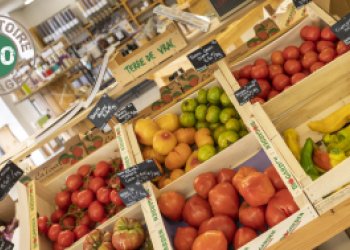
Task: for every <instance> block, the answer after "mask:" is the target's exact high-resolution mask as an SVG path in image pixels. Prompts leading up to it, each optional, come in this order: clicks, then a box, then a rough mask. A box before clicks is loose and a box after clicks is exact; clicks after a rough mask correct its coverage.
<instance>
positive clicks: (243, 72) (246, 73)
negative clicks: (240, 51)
mask: <svg viewBox="0 0 350 250" xmlns="http://www.w3.org/2000/svg"><path fill="white" fill-rule="evenodd" d="M252 67H253V66H252V65H246V66H244V67H243V68H241V69H240V70H239V78H248V79H250V78H251V75H250V74H251V72H252Z"/></svg>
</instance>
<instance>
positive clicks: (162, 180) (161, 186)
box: [158, 175, 167, 188]
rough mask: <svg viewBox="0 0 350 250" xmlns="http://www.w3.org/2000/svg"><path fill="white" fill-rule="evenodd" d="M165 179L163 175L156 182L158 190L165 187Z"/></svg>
mask: <svg viewBox="0 0 350 250" xmlns="http://www.w3.org/2000/svg"><path fill="white" fill-rule="evenodd" d="M166 179H167V177H166V176H165V175H163V176H161V177H160V178H159V180H158V188H163V187H165V184H164V181H165V180H166Z"/></svg>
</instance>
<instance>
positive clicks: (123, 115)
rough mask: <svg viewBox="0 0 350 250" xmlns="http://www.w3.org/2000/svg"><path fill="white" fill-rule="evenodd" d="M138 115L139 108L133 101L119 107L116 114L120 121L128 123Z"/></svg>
mask: <svg viewBox="0 0 350 250" xmlns="http://www.w3.org/2000/svg"><path fill="white" fill-rule="evenodd" d="M136 115H137V109H136V107H135V106H134V104H133V103H129V104H128V105H126V106H125V107H123V108H121V109H119V110H118V111H117V113H115V116H116V118H117V120H118V121H119V122H120V123H126V122H128V121H130V120H131V119H132V118H134V117H135V116H136Z"/></svg>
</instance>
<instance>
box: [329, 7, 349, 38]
mask: <svg viewBox="0 0 350 250" xmlns="http://www.w3.org/2000/svg"><path fill="white" fill-rule="evenodd" d="M332 31H333V32H334V33H335V35H336V36H337V37H338V38H339V39H340V40H342V41H343V42H344V43H345V44H346V45H349V44H350V13H349V14H348V15H346V16H345V17H343V18H342V19H341V20H340V21H338V22H337V23H336V24H334V25H333V26H332Z"/></svg>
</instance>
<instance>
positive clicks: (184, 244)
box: [174, 227, 198, 250]
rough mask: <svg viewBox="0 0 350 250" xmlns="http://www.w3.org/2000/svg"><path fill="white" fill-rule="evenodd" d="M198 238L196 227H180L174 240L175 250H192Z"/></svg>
mask: <svg viewBox="0 0 350 250" xmlns="http://www.w3.org/2000/svg"><path fill="white" fill-rule="evenodd" d="M197 236H198V233H197V229H195V228H194V227H178V228H177V229H176V234H175V238H174V246H175V249H176V250H191V249H192V245H193V242H194V240H195V239H196V238H197Z"/></svg>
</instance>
